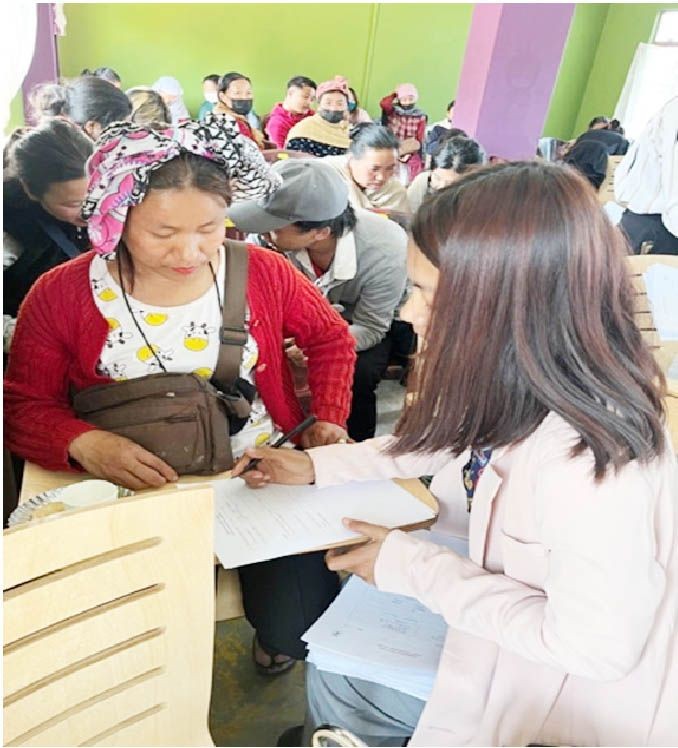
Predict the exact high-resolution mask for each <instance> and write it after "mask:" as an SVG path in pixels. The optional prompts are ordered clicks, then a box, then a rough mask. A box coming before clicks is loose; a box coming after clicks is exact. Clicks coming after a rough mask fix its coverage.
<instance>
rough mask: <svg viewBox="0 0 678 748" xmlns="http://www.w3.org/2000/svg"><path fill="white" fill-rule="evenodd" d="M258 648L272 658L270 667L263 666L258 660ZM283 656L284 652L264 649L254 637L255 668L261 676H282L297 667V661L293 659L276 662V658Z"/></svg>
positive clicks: (253, 655) (253, 656)
mask: <svg viewBox="0 0 678 748" xmlns="http://www.w3.org/2000/svg"><path fill="white" fill-rule="evenodd" d="M257 646H258V647H259V649H261V651H262V652H264V654H267V655H268V656H269V657H270V658H271V662H270V663H269V664H268V665H262V664H261V663H260V662H259V660H257ZM281 654H284V652H276V651H275V650H271V649H267V648H266V647H264V645H263V644H262V643H261V642H260V641H259V639H258V638H257V635H256V634H255V635H254V636H253V637H252V659H253V660H254V666H255V667H256V669H257V672H258V673H260V674H261V675H269V676H270V675H282V674H283V673H286V672H288V671H289V670H291V669H292V668H293V667H294V666H295V664H296V662H297V661H296V660H295V659H293V658H291V657H290V659H289V660H285V661H284V662H276V661H275V658H276V656H277V655H281Z"/></svg>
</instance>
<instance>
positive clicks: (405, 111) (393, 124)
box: [379, 83, 428, 184]
mask: <svg viewBox="0 0 678 748" xmlns="http://www.w3.org/2000/svg"><path fill="white" fill-rule="evenodd" d="M418 100H419V91H417V88H416V86H415V85H414V84H413V83H401V84H400V85H399V86H398V87H397V88H396V90H395V92H394V93H392V94H389V95H388V96H384V98H383V99H382V100H381V101H380V102H379V106H380V107H381V111H382V116H381V123H382V125H385V126H386V127H388V129H389V130H390V131H391V132H392V133H393V134H394V135H395V136H396V138H398V140H399V141H400V161H401V162H402V163H404V164H405V165H406V167H407V183H408V184H409V183H410V182H411V181H412V180H413V179H414V178H415V177H416V176H417V174H419V172H420V171H421V170H422V169H423V168H424V162H423V161H422V156H421V154H422V148H423V144H424V141H425V139H426V122H427V120H428V116H427V115H426V113H425V112H423V111H422V110H421V109H419V107H417V106H416V103H417V101H418Z"/></svg>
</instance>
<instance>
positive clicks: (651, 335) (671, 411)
mask: <svg viewBox="0 0 678 748" xmlns="http://www.w3.org/2000/svg"><path fill="white" fill-rule="evenodd" d="M628 259H629V264H630V266H631V280H632V281H633V285H634V288H635V291H636V294H635V320H636V324H637V325H638V328H639V329H640V332H641V334H642V336H643V337H644V338H645V341H646V342H647V344H648V345H649V346H650V349H651V350H652V353H653V354H654V357H655V358H656V359H657V363H658V364H659V366H660V367H661V369H662V371H663V372H664V374H666V375H667V376H668V373H669V368H670V367H671V365H672V364H673V362H674V361H677V360H678V341H676V340H664V339H662V338H661V337H660V335H659V332H658V331H657V327H656V325H655V322H654V317H653V315H652V307H651V305H650V300H649V298H648V295H647V288H646V286H645V279H644V278H643V273H644V272H645V271H646V270H647V269H648V268H650V267H651V266H652V265H655V264H657V263H660V264H662V265H670V266H671V267H675V268H678V257H677V256H675V255H632V256H631V257H629V258H628ZM667 382H668V397H667V398H666V415H667V424H668V427H669V431H670V432H671V438H672V441H673V448H674V451H675V452H676V453H678V380H676V379H671V378H668V380H667Z"/></svg>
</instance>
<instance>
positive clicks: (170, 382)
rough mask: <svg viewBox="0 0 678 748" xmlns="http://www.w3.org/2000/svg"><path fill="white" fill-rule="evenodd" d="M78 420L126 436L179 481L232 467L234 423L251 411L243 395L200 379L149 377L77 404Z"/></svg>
mask: <svg viewBox="0 0 678 748" xmlns="http://www.w3.org/2000/svg"><path fill="white" fill-rule="evenodd" d="M73 410H74V411H75V414H76V415H77V417H78V418H81V419H82V420H83V421H87V422H88V423H91V424H93V425H94V426H96V427H97V428H100V429H102V430H103V431H110V432H113V433H114V434H119V435H120V436H125V437H127V438H128V439H131V440H132V441H133V442H136V443H137V444H139V445H141V446H142V447H144V449H147V450H148V451H149V452H153V454H155V455H157V456H158V457H160V458H161V459H162V460H164V461H165V462H166V463H167V464H168V465H171V466H172V467H173V468H174V469H175V470H176V471H177V473H179V474H180V475H182V474H186V473H202V474H214V473H220V472H223V471H224V470H230V469H231V468H232V467H233V455H232V453H231V440H230V436H229V432H230V431H231V422H232V421H233V420H235V421H242V420H243V419H246V418H247V415H248V414H249V411H250V404H249V402H248V401H247V400H246V399H245V398H244V397H243V396H242V394H239V393H238V394H233V395H230V394H224V393H222V392H220V391H219V390H217V388H216V387H214V385H212V384H211V383H210V382H208V381H207V380H206V379H203V378H202V377H199V376H198V375H196V374H171V373H167V374H163V373H161V374H150V375H148V376H146V377H141V378H139V379H129V380H126V381H123V382H114V383H112V384H102V385H97V386H95V387H89V388H87V389H86V390H82V391H81V392H78V393H77V394H76V395H75V397H74V398H73Z"/></svg>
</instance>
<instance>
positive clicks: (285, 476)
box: [231, 447, 315, 488]
mask: <svg viewBox="0 0 678 748" xmlns="http://www.w3.org/2000/svg"><path fill="white" fill-rule="evenodd" d="M252 460H260V462H259V463H258V465H257V466H256V468H254V469H252V470H248V471H246V468H247V466H248V465H249V464H250V462H252ZM245 471H246V472H245ZM238 477H240V478H242V479H243V480H244V481H245V483H247V485H248V486H249V487H250V488H261V487H262V486H266V485H268V484H269V483H285V484H287V485H296V486H302V485H306V484H309V483H313V482H314V481H315V471H314V469H313V462H312V461H311V458H310V457H309V456H308V455H307V454H306V453H305V452H300V451H298V450H296V449H273V448H272V447H258V448H250V449H247V450H245V454H244V455H243V456H242V457H241V458H240V459H239V460H238V462H237V463H236V465H235V467H234V468H233V472H232V473H231V478H238Z"/></svg>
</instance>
